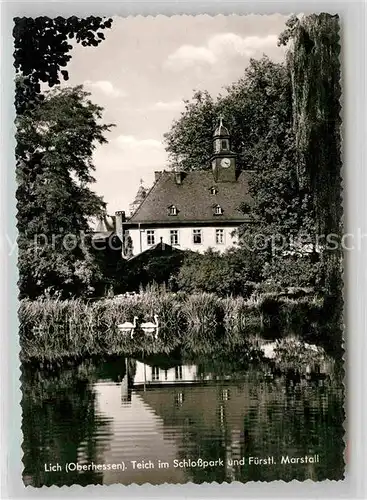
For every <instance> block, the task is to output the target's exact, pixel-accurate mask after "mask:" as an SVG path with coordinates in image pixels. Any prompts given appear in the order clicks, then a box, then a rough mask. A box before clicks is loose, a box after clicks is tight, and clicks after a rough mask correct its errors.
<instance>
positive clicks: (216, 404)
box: [23, 356, 344, 487]
mask: <svg viewBox="0 0 367 500" xmlns="http://www.w3.org/2000/svg"><path fill="white" fill-rule="evenodd" d="M318 371H319V370H318ZM321 372H322V373H318V374H316V373H311V374H308V375H307V376H306V375H301V376H297V375H296V374H295V373H289V372H288V373H276V372H275V370H274V369H273V368H272V367H271V366H270V365H268V364H264V363H263V364H257V365H247V364H245V363H243V364H242V365H241V360H240V359H239V360H237V361H236V360H234V359H230V360H228V361H226V360H225V359H221V357H220V356H219V357H218V359H217V361H214V360H213V359H211V357H210V356H208V357H207V358H205V357H196V358H195V357H192V358H190V360H186V359H185V360H180V359H173V358H172V357H171V358H169V357H159V358H157V357H156V358H148V359H140V360H132V359H128V358H124V357H115V358H113V359H107V360H104V361H96V360H94V361H93V360H87V361H84V362H83V363H81V364H79V365H78V366H74V367H70V368H63V370H61V371H60V370H59V371H54V372H50V371H48V372H47V373H46V372H44V371H42V370H40V369H36V368H34V367H33V368H29V369H27V370H26V371H25V373H24V378H23V391H24V397H23V433H24V465H25V470H24V481H25V483H26V484H31V485H33V486H37V487H39V486H42V485H53V484H56V485H60V486H62V485H71V484H81V485H87V484H111V483H116V482H117V483H122V484H130V483H138V484H142V483H145V482H149V483H154V484H161V483H164V482H170V483H184V482H187V481H193V482H196V483H199V482H203V481H218V482H221V481H233V480H237V481H242V482H246V481H254V480H267V481H269V480H276V479H283V480H285V481H287V480H292V479H298V480H305V479H312V480H325V479H341V478H342V477H343V466H344V465H343V464H344V462H343V449H344V447H343V440H342V437H343V411H342V407H343V402H342V388H341V384H340V383H337V382H336V378H335V375H334V374H333V373H332V372H330V370H329V369H327V368H326V369H321ZM314 454H318V455H319V462H318V463H314V464H289V465H284V464H283V465H282V464H281V463H280V459H281V456H282V455H290V456H300V457H301V456H304V455H314ZM250 456H253V457H259V458H266V457H268V456H274V460H275V462H276V463H275V464H272V465H254V464H253V465H248V464H245V465H241V462H238V464H237V465H235V464H236V460H241V459H242V458H243V457H245V458H246V461H247V460H248V458H249V457H250ZM199 458H201V459H203V460H207V461H210V460H217V459H222V461H223V464H224V465H217V466H214V467H208V468H207V469H202V468H199V467H187V468H174V466H173V465H174V460H175V459H176V460H177V459H179V460H183V459H186V460H189V459H191V460H197V459H199ZM133 460H135V461H140V460H144V461H145V462H148V461H151V462H152V463H153V464H154V465H155V468H151V469H137V468H136V469H134V468H133V467H132V463H131V461H133ZM159 460H161V461H164V462H167V463H168V465H169V467H168V468H166V467H165V468H159V467H158V461H159ZM122 462H124V463H125V466H126V467H127V468H126V470H125V471H122V470H107V471H100V472H98V471H81V472H78V471H70V472H66V471H65V464H67V463H72V464H74V463H78V464H80V465H82V464H91V463H94V464H111V465H112V464H121V463H122ZM56 464H59V465H60V466H61V469H62V470H61V471H53V472H47V471H46V469H49V468H50V465H52V466H55V465H56Z"/></svg>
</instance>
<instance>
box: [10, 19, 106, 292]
mask: <svg viewBox="0 0 367 500" xmlns="http://www.w3.org/2000/svg"><path fill="white" fill-rule="evenodd" d="M111 25H112V20H111V19H102V18H100V17H92V16H91V17H88V18H85V19H80V18H77V17H75V16H73V17H70V18H63V17H56V18H54V19H53V18H49V17H45V16H43V17H37V18H27V17H23V18H15V19H14V29H13V36H14V66H15V70H16V74H17V78H16V93H15V107H16V112H17V118H16V126H17V134H16V139H17V146H16V160H17V164H16V174H17V181H18V190H17V200H18V231H19V238H18V246H19V265H18V267H19V288H20V295H21V296H29V297H35V296H38V295H39V294H42V293H44V292H46V293H50V292H53V291H55V292H57V293H60V292H62V293H64V294H66V295H70V294H85V293H88V292H91V291H92V290H93V284H94V283H96V282H98V281H99V280H100V279H101V278H102V277H101V272H100V266H99V265H98V263H97V260H96V259H95V258H94V256H93V255H92V253H91V252H90V240H89V237H88V236H87V235H86V236H85V235H84V232H85V231H87V229H88V224H87V218H88V217H89V216H90V215H96V214H97V213H98V212H100V211H101V210H102V209H103V208H104V204H103V202H102V199H101V198H100V197H98V196H96V194H95V193H93V192H92V191H91V190H90V189H89V187H88V185H89V184H90V183H91V182H93V180H94V179H93V177H92V175H91V174H92V171H93V170H94V167H93V164H92V162H91V157H92V153H93V150H94V148H95V147H96V144H98V143H100V144H102V143H104V142H106V140H105V138H104V132H106V131H107V130H109V126H108V125H101V124H100V122H99V121H100V119H101V113H102V109H101V108H100V107H98V106H95V105H94V104H93V103H92V102H91V101H90V100H89V99H88V94H87V93H85V92H84V91H83V90H82V88H81V87H76V88H74V89H64V90H62V91H60V90H55V91H52V92H46V93H45V92H43V90H44V89H43V88H41V84H45V86H46V85H48V87H53V86H55V85H57V84H59V83H60V82H61V79H64V80H68V77H69V75H68V71H67V69H66V66H67V63H68V62H69V61H70V59H71V55H70V51H71V49H72V45H71V43H70V42H71V41H72V40H73V39H75V41H76V43H81V44H82V45H83V46H97V45H99V43H100V42H101V41H102V40H104V38H105V36H104V33H103V30H105V29H108V28H110V27H111ZM67 235H69V236H67ZM65 237H66V241H65V239H64V238H65ZM65 243H66V245H65Z"/></svg>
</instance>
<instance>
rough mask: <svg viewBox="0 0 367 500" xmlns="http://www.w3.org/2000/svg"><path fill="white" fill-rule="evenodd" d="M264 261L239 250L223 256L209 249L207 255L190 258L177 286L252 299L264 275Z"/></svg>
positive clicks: (191, 290) (231, 250) (193, 254)
mask: <svg viewBox="0 0 367 500" xmlns="http://www.w3.org/2000/svg"><path fill="white" fill-rule="evenodd" d="M262 265H263V262H262V260H261V257H259V256H258V254H256V253H253V252H249V253H247V254H246V253H245V252H244V251H239V250H235V249H230V250H228V251H227V252H226V253H225V254H220V253H219V252H215V251H213V250H208V251H207V252H205V253H204V254H203V255H201V254H198V253H192V254H190V255H188V256H187V257H186V259H185V260H184V262H183V265H182V267H181V268H180V271H179V274H178V276H177V286H178V288H179V289H180V290H184V291H187V292H195V291H201V292H208V293H217V294H218V295H221V296H225V295H242V296H244V297H246V296H249V295H250V294H251V293H252V292H253V290H254V283H255V282H257V281H259V279H260V277H261V274H262Z"/></svg>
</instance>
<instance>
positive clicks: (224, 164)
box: [220, 158, 231, 168]
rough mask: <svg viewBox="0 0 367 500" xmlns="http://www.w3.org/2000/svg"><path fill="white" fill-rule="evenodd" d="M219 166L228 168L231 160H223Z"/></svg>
mask: <svg viewBox="0 0 367 500" xmlns="http://www.w3.org/2000/svg"><path fill="white" fill-rule="evenodd" d="M220 164H221V165H222V167H223V168H228V167H229V166H230V165H231V160H230V159H229V158H223V160H222V161H221V162H220Z"/></svg>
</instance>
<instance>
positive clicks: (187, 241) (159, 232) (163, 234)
mask: <svg viewBox="0 0 367 500" xmlns="http://www.w3.org/2000/svg"><path fill="white" fill-rule="evenodd" d="M236 228H237V227H236V226H232V227H220V226H218V227H201V228H200V227H195V228H194V227H170V228H157V229H148V230H147V229H141V230H140V233H141V235H140V234H139V229H129V234H130V236H131V239H132V242H133V254H134V255H137V254H139V253H141V252H144V251H145V250H147V249H148V248H150V246H151V245H148V242H147V231H150V230H154V243H155V244H157V243H159V242H160V241H161V238H162V241H163V243H167V244H168V245H170V244H171V240H170V231H171V230H177V231H178V237H179V244H178V245H174V246H176V247H177V248H180V249H181V250H193V251H196V252H200V253H203V252H205V251H206V250H207V249H208V248H213V249H215V250H218V251H220V252H223V251H224V250H226V249H227V248H229V247H233V246H235V245H236V242H237V239H236V237H233V236H232V233H233V231H235V229H236ZM193 229H201V235H202V238H201V244H197V243H194V240H193ZM216 229H222V230H223V231H224V243H223V244H217V243H216V237H215V235H216V231H215V230H216ZM140 241H141V243H140Z"/></svg>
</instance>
